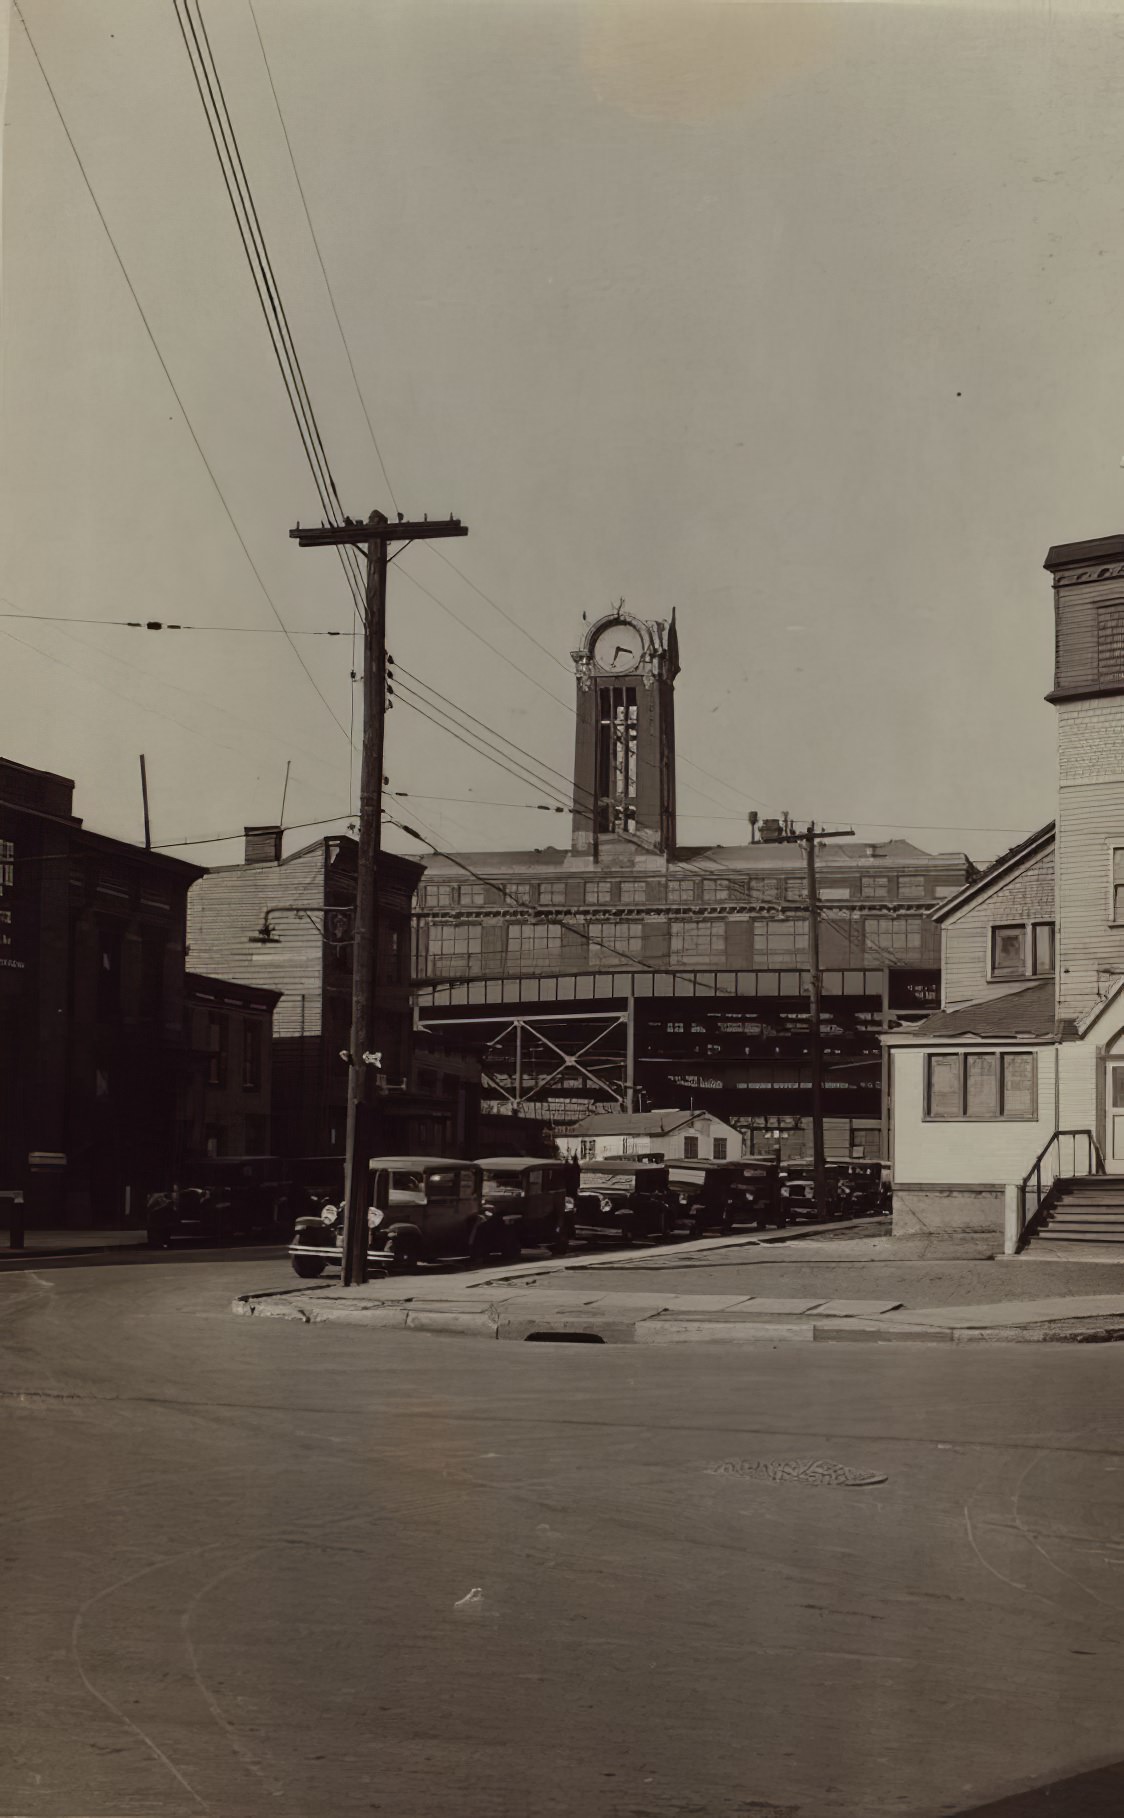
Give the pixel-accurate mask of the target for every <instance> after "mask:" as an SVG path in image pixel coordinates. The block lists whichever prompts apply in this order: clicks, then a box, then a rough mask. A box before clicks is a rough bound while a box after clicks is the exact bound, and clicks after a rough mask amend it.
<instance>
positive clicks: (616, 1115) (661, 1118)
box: [570, 1111, 710, 1136]
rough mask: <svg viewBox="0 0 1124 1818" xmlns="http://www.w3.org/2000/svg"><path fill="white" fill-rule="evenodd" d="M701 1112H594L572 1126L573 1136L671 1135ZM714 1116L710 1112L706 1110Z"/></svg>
mask: <svg viewBox="0 0 1124 1818" xmlns="http://www.w3.org/2000/svg"><path fill="white" fill-rule="evenodd" d="M703 1115H704V1113H702V1112H698V1111H594V1112H593V1113H592V1115H591V1116H589V1117H583V1118H582V1120H581V1122H580V1124H571V1125H570V1135H571V1136H670V1134H671V1132H672V1131H673V1130H678V1129H679V1128H680V1127H681V1126H682V1125H683V1124H693V1123H694V1121H695V1119H696V1117H700V1116H703ZM705 1115H706V1116H708V1117H709V1116H710V1113H709V1112H706V1113H705Z"/></svg>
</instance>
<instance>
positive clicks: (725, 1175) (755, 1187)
mask: <svg viewBox="0 0 1124 1818" xmlns="http://www.w3.org/2000/svg"><path fill="white" fill-rule="evenodd" d="M670 1175H671V1185H672V1188H673V1189H674V1190H677V1191H678V1192H679V1194H680V1195H681V1198H682V1202H683V1204H684V1207H685V1211H686V1216H687V1221H688V1223H689V1224H690V1227H691V1229H692V1231H693V1232H695V1234H696V1235H699V1234H701V1233H702V1232H703V1231H709V1230H719V1231H732V1230H733V1228H734V1226H735V1225H756V1226H757V1228H758V1229H759V1230H764V1228H765V1226H766V1225H783V1224H784V1223H785V1212H784V1207H783V1204H782V1201H781V1192H780V1178H779V1174H778V1169H777V1164H776V1162H775V1161H773V1160H771V1159H770V1158H768V1157H765V1156H762V1157H759V1158H756V1159H755V1158H753V1157H750V1158H749V1159H747V1160H745V1161H728V1162H710V1163H707V1164H705V1165H700V1166H698V1167H695V1168H692V1167H690V1166H684V1165H682V1164H678V1165H675V1166H673V1167H672V1168H671V1170H670Z"/></svg>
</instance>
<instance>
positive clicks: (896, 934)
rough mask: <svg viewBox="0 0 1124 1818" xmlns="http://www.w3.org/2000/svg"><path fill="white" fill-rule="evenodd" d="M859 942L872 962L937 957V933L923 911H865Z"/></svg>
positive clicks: (936, 959)
mask: <svg viewBox="0 0 1124 1818" xmlns="http://www.w3.org/2000/svg"><path fill="white" fill-rule="evenodd" d="M863 946H864V947H865V948H866V949H867V953H868V957H869V958H870V960H871V961H873V962H874V963H878V962H879V961H880V960H885V959H890V960H895V959H898V960H919V961H924V960H932V961H933V963H934V964H936V963H937V962H938V961H939V959H940V937H939V935H938V932H937V929H936V928H935V926H934V925H933V923H932V922H930V921H928V920H927V918H926V917H925V916H923V915H868V916H866V917H865V918H864V921H863Z"/></svg>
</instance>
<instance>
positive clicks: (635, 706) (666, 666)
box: [573, 600, 679, 859]
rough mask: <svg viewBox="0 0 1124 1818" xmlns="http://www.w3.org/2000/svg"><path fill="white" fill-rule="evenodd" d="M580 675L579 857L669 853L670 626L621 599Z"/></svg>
mask: <svg viewBox="0 0 1124 1818" xmlns="http://www.w3.org/2000/svg"><path fill="white" fill-rule="evenodd" d="M573 658H574V667H575V669H576V670H577V684H578V699H577V715H578V725H577V739H576V743H575V747H574V817H573V824H574V835H573V850H574V853H575V855H580V856H582V857H588V858H592V859H597V858H598V857H601V856H602V855H603V854H604V853H605V852H606V850H611V851H612V852H613V854H614V856H615V857H616V856H624V854H625V853H626V852H633V853H635V852H636V851H637V849H638V848H644V847H646V848H647V849H648V850H649V851H650V852H653V853H658V854H660V855H662V856H663V857H665V858H666V857H670V856H671V855H672V853H673V852H674V850H675V699H674V686H675V678H676V676H677V675H678V673H679V644H678V639H677V637H676V634H675V615H674V613H673V614H672V617H671V621H670V623H666V624H665V623H663V622H662V621H660V620H655V621H647V620H642V619H638V618H635V617H634V616H633V615H632V614H631V613H628V612H626V611H625V609H624V601H623V600H622V601H621V603H620V605H619V607H617V609H616V610H615V611H613V612H609V613H606V614H605V615H604V616H603V617H602V618H599V619H597V620H596V621H595V622H594V623H593V624H592V625H590V626H589V627H588V629H587V630H586V633H585V636H584V637H583V639H582V643H581V648H580V650H575V651H574V653H573Z"/></svg>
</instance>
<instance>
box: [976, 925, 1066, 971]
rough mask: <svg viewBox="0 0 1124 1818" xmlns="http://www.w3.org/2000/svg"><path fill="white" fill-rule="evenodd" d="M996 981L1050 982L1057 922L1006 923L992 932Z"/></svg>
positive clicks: (995, 926)
mask: <svg viewBox="0 0 1124 1818" xmlns="http://www.w3.org/2000/svg"><path fill="white" fill-rule="evenodd" d="M990 958H991V971H990V975H989V976H990V977H991V978H993V979H1007V978H1049V977H1050V975H1051V974H1052V972H1053V970H1054V924H1053V922H1003V923H997V924H995V925H993V927H992V930H991V952H990Z"/></svg>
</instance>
